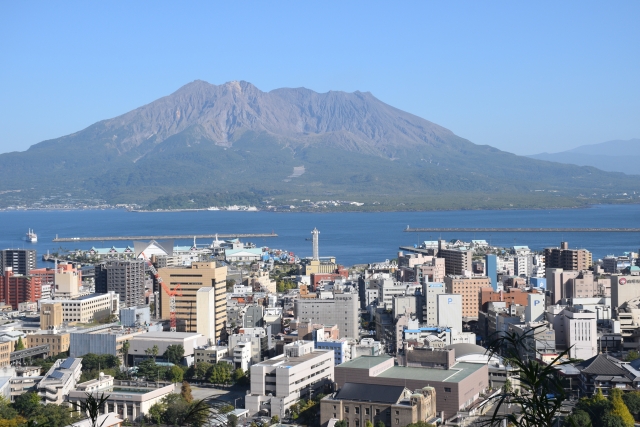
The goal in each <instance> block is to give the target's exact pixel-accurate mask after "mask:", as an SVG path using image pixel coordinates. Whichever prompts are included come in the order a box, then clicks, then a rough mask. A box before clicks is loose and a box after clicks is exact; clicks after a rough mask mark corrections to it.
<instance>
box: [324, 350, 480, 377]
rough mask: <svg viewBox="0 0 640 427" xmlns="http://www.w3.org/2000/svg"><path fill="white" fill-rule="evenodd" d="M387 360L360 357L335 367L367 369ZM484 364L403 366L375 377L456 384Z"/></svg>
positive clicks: (388, 357) (394, 367)
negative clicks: (447, 367) (438, 366)
mask: <svg viewBox="0 0 640 427" xmlns="http://www.w3.org/2000/svg"><path fill="white" fill-rule="evenodd" d="M389 359H393V358H392V357H390V356H360V357H358V358H356V359H353V360H350V361H348V362H345V363H342V364H340V365H338V366H336V369H343V368H352V369H369V368H371V367H375V366H376V365H379V364H381V363H383V362H385V361H387V360H389ZM484 366H486V365H484V364H481V363H468V362H457V363H456V364H455V365H453V366H451V368H449V369H432V368H414V367H405V366H393V367H391V368H389V369H386V370H384V371H383V372H381V373H379V374H378V375H376V378H399V379H406V380H419V381H436V382H450V383H457V382H460V381H462V380H463V379H465V378H466V377H468V376H469V375H471V374H473V373H474V372H476V371H478V370H479V369H482V368H483V367H484Z"/></svg>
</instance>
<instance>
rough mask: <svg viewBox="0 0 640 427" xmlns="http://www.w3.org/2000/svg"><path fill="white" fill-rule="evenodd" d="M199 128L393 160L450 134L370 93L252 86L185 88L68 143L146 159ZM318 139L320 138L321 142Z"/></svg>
mask: <svg viewBox="0 0 640 427" xmlns="http://www.w3.org/2000/svg"><path fill="white" fill-rule="evenodd" d="M194 127H197V129H198V133H199V136H200V137H201V138H203V139H206V140H208V141H210V142H213V143H214V144H216V145H219V146H222V147H231V146H232V145H233V142H234V141H237V140H238V139H239V138H240V137H241V136H242V135H243V134H244V133H245V132H247V131H252V132H257V133H262V132H264V133H266V134H268V135H272V136H276V137H283V138H286V139H287V140H288V143H290V144H292V145H296V146H305V145H313V144H318V143H322V144H324V145H332V146H335V147H336V148H339V149H344V150H348V151H355V152H363V153H368V154H374V155H378V156H382V157H388V158H393V156H394V152H395V151H397V150H406V149H411V148H414V147H417V146H419V145H422V144H424V143H427V144H431V145H432V146H437V145H438V143H439V142H442V138H450V137H452V136H454V135H453V133H452V132H451V131H449V130H447V129H444V128H443V127H441V126H438V125H436V124H433V123H431V122H428V121H426V120H424V119H421V118H419V117H416V116H413V115H411V114H409V113H405V112H404V111H401V110H398V109H396V108H393V107H391V106H389V105H387V104H384V103H383V102H381V101H379V100H378V99H376V98H375V97H373V95H371V94H370V93H363V92H355V93H345V92H334V91H331V92H327V93H316V92H313V91H311V90H309V89H305V88H298V89H276V90H273V91H271V92H262V91H260V90H259V89H258V88H256V87H255V86H254V85H252V84H251V83H248V82H245V81H239V82H238V81H232V82H228V83H225V84H223V85H219V86H216V85H212V84H209V83H207V82H204V81H202V80H196V81H194V82H192V83H189V84H187V85H185V86H183V87H181V88H180V89H178V90H177V91H176V92H174V93H172V94H171V95H169V96H166V97H164V98H160V99H158V100H157V101H154V102H152V103H150V104H148V105H145V106H143V107H140V108H137V109H135V110H133V111H130V112H128V113H126V114H123V115H121V116H119V117H116V118H113V119H110V120H105V121H102V122H99V123H97V124H95V125H93V126H91V127H89V128H87V129H85V130H84V131H81V132H79V133H76V134H73V135H70V136H69V137H66V138H68V139H70V140H77V139H78V138H84V139H91V140H92V141H96V142H97V141H101V142H102V143H103V144H104V146H105V147H106V148H108V149H110V150H115V151H117V152H118V154H119V155H127V153H130V152H132V151H133V152H135V155H134V159H139V158H140V157H139V155H140V154H141V153H140V150H142V151H143V152H144V153H148V152H150V151H152V150H153V148H154V147H156V146H157V145H158V144H160V143H162V142H164V141H165V140H166V139H167V138H169V137H171V136H174V135H176V134H179V133H181V132H184V131H186V130H188V129H190V128H194ZM318 136H322V138H321V139H320V138H318Z"/></svg>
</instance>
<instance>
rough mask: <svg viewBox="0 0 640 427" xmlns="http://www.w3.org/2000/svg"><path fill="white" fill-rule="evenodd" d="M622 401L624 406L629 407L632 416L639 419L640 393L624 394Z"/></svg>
mask: <svg viewBox="0 0 640 427" xmlns="http://www.w3.org/2000/svg"><path fill="white" fill-rule="evenodd" d="M622 400H623V401H624V404H625V405H627V408H628V409H629V412H631V415H633V416H634V417H637V416H638V414H640V392H638V391H630V392H628V393H624V394H623V395H622Z"/></svg>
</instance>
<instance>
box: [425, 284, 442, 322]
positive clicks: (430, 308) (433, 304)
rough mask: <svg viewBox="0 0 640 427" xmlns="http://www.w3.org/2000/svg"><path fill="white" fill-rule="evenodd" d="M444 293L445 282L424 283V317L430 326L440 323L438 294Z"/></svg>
mask: <svg viewBox="0 0 640 427" xmlns="http://www.w3.org/2000/svg"><path fill="white" fill-rule="evenodd" d="M443 293H444V283H431V282H429V283H423V284H422V295H423V296H424V307H423V312H422V319H423V322H424V323H426V324H427V325H429V326H435V325H437V324H438V295H440V294H443Z"/></svg>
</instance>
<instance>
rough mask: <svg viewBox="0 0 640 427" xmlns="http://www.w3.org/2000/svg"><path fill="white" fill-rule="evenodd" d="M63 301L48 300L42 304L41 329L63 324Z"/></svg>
mask: <svg viewBox="0 0 640 427" xmlns="http://www.w3.org/2000/svg"><path fill="white" fill-rule="evenodd" d="M62 321H63V320H62V303H59V302H47V303H42V305H41V306H40V329H43V330H45V331H46V330H48V329H51V328H59V327H60V325H62Z"/></svg>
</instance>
